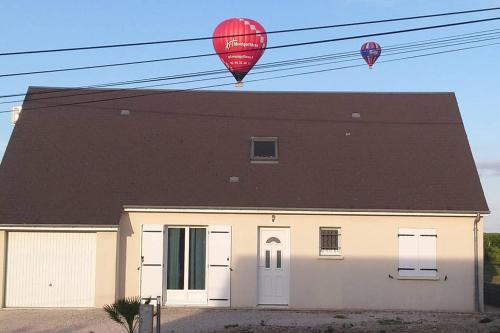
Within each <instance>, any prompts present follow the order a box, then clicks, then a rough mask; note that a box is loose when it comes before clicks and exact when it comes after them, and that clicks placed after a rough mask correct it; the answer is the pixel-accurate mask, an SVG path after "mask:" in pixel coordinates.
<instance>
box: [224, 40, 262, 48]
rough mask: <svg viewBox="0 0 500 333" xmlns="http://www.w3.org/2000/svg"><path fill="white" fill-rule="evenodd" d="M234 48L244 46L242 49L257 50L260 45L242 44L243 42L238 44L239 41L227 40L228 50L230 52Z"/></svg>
mask: <svg viewBox="0 0 500 333" xmlns="http://www.w3.org/2000/svg"><path fill="white" fill-rule="evenodd" d="M233 46H242V47H248V46H250V47H255V48H258V47H259V45H258V44H255V43H242V42H238V40H237V39H231V40H226V50H228V49H229V48H231V47H233Z"/></svg>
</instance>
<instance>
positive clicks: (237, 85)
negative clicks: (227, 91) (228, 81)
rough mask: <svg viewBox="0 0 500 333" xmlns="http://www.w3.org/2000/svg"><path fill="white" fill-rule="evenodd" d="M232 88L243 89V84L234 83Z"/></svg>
mask: <svg viewBox="0 0 500 333" xmlns="http://www.w3.org/2000/svg"><path fill="white" fill-rule="evenodd" d="M234 86H235V87H236V88H243V82H236V83H235V84H234Z"/></svg>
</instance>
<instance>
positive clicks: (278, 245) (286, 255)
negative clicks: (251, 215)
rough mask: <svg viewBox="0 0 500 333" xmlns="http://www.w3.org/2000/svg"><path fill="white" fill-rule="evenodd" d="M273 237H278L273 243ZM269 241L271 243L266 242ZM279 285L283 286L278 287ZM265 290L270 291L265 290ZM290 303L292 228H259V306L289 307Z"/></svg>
mask: <svg viewBox="0 0 500 333" xmlns="http://www.w3.org/2000/svg"><path fill="white" fill-rule="evenodd" d="M273 237H276V238H277V240H275V241H273V240H272V238H273ZM264 238H265V239H264ZM268 240H270V241H269V242H266V241H268ZM266 252H267V253H266ZM278 257H280V259H278ZM266 258H267V259H266ZM278 283H280V284H281V285H280V286H278V285H277V284H278ZM264 284H265V286H264ZM264 288H268V289H267V290H264ZM270 294H272V295H270ZM289 303H290V228H289V227H281V228H277V227H259V231H258V254H257V304H258V305H280V306H287V305H289Z"/></svg>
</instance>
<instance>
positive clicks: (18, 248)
mask: <svg viewBox="0 0 500 333" xmlns="http://www.w3.org/2000/svg"><path fill="white" fill-rule="evenodd" d="M95 257H96V234H95V233H68V232H9V234H8V241H7V285H6V292H5V295H6V299H5V302H6V306H7V307H92V306H94V299H95Z"/></svg>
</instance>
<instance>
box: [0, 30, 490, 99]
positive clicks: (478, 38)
mask: <svg viewBox="0 0 500 333" xmlns="http://www.w3.org/2000/svg"><path fill="white" fill-rule="evenodd" d="M493 31H495V32H493ZM464 35H468V36H465V37H464ZM498 36H500V29H493V30H487V31H480V32H476V33H475V35H472V33H468V34H461V35H453V36H449V37H441V38H433V39H429V40H423V41H422V40H421V41H416V42H410V43H404V44H397V45H392V46H388V47H385V48H384V53H383V55H384V56H386V55H393V54H401V53H408V52H417V51H423V50H428V49H434V48H443V47H450V46H456V45H463V44H468V43H478V42H482V41H488V40H492V39H497V38H500V37H498ZM423 46H429V47H425V48H424V47H423ZM405 49H406V50H407V51H401V50H405ZM395 52H396V53H395ZM354 57H355V59H354V60H357V59H358V58H359V51H348V52H340V53H334V54H327V55H321V56H314V57H305V58H297V59H289V60H285V61H276V62H270V63H265V64H262V65H258V66H255V68H256V70H254V71H253V73H254V74H262V73H269V72H277V71H281V69H275V70H268V71H261V69H266V68H274V67H284V66H292V65H297V64H304V63H311V62H320V63H319V64H314V65H308V66H298V67H297V66H296V67H291V68H285V69H283V70H293V69H297V68H305V67H314V66H324V65H327V64H332V63H339V62H345V61H353V60H350V58H354ZM339 58H340V59H341V58H347V60H340V61H333V62H332V61H330V62H325V61H328V60H332V59H339ZM225 72H226V70H212V71H205V72H194V73H185V74H179V75H174V76H164V77H154V78H148V79H139V80H129V81H121V82H114V83H106V84H98V85H93V86H84V87H74V88H73V89H88V88H104V87H111V86H121V85H130V84H137V83H146V82H157V81H165V80H172V79H178V78H189V77H198V76H203V75H210V76H212V75H214V74H221V73H225ZM228 77H229V75H224V76H218V77H211V78H207V79H196V80H187V81H179V82H172V83H168V84H164V83H163V84H155V85H146V86H138V87H133V88H129V89H133V90H135V89H144V88H152V87H161V86H169V85H174V84H184V83H192V82H201V81H208V80H217V79H223V78H228ZM110 91H112V90H100V91H83V92H80V93H74V92H73V93H70V94H68V95H63V94H58V95H56V96H47V97H38V98H33V96H34V97H37V95H52V94H54V93H59V92H63V93H65V92H66V93H67V92H68V88H63V89H52V90H48V91H42V92H32V93H30V100H31V101H36V100H44V99H53V98H57V99H61V98H66V97H73V96H82V95H93V94H103V93H109V92H110ZM22 95H24V93H22V94H10V95H3V96H0V98H5V97H10V96H22ZM20 102H23V100H9V101H4V102H0V104H11V103H20Z"/></svg>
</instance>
